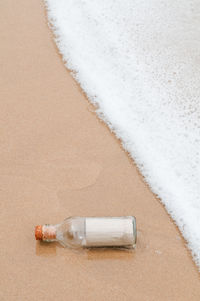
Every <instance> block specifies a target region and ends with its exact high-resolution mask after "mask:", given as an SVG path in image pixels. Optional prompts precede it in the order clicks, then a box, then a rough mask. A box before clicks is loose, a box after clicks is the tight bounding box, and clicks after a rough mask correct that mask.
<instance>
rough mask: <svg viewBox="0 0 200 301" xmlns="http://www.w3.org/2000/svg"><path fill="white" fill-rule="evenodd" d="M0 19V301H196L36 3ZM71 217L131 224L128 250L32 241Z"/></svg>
mask: <svg viewBox="0 0 200 301" xmlns="http://www.w3.org/2000/svg"><path fill="white" fill-rule="evenodd" d="M0 15H1V18H0V20H1V21H0V22H1V47H0V66H1V71H0V72H1V91H0V97H1V101H0V131H1V135H0V200H1V210H0V217H1V218H0V223H1V233H0V235H1V248H0V269H1V285H0V300H2V301H3V300H7V301H8V300H15V301H16V300H20V301H23V300H28V301H33V300H37V301H38V300H42V301H51V300H57V301H61V300H65V301H66V300H72V301H78V300H87V301H89V300H100V301H102V300H110V301H112V300H115V301H117V300H137V301H143V300H144V301H147V300H148V301H152V300H170V301H173V300H176V301H178V300H181V301H184V300H199V296H200V285H199V280H200V279H199V273H198V270H197V267H196V266H195V264H194V263H193V261H192V257H191V255H190V252H189V251H188V250H187V248H186V246H185V244H186V243H185V241H184V240H183V239H182V237H181V235H180V233H179V231H178V229H177V227H176V226H175V225H174V224H173V222H172V220H171V219H170V217H169V216H168V214H167V212H166V211H165V209H164V207H163V206H162V205H161V203H160V202H159V200H158V199H157V198H156V197H155V196H154V195H153V193H152V192H151V191H150V189H149V188H148V187H147V185H146V184H145V182H144V180H143V178H142V176H141V175H140V174H139V172H138V170H137V168H136V166H135V165H134V163H133V162H132V160H130V159H129V157H128V155H127V153H125V152H124V151H123V149H122V147H121V145H120V142H119V141H118V140H117V139H116V138H115V136H114V135H113V134H111V132H110V131H109V130H108V128H107V127H106V126H105V124H104V123H103V122H101V121H100V120H99V119H98V118H97V117H96V115H95V113H94V108H93V106H92V105H90V104H89V103H88V101H87V99H86V97H85V96H84V95H83V93H82V92H81V90H80V88H79V86H78V85H77V84H76V82H75V81H74V79H73V78H72V76H71V75H70V73H69V72H68V71H67V70H66V68H65V67H64V64H63V62H62V59H61V56H60V55H59V53H58V51H57V48H56V46H55V44H54V42H53V37H52V33H51V31H50V30H49V28H48V26H47V18H46V14H45V10H44V5H43V3H42V1H39V0H30V1H25V0H21V1H12V0H2V1H1V2H0ZM72 30H73V29H72ZM94 72H95V70H94ZM73 215H77V216H95V215H98V216H119V215H135V216H136V218H137V226H138V242H137V248H136V249H135V250H134V251H132V252H124V251H119V250H87V251H86V250H85V251H82V252H81V251H80V252H79V251H74V250H70V249H64V248H62V247H61V246H59V245H57V244H49V245H48V244H44V243H39V242H36V241H35V238H34V226H35V225H37V224H43V223H58V222H61V221H62V220H63V219H64V218H66V217H68V216H73Z"/></svg>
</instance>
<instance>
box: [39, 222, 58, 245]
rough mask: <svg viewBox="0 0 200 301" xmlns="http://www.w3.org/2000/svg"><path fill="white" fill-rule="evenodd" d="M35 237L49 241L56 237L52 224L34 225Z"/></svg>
mask: <svg viewBox="0 0 200 301" xmlns="http://www.w3.org/2000/svg"><path fill="white" fill-rule="evenodd" d="M35 239H36V240H44V241H45V240H46V241H51V240H55V239H56V228H55V226H53V225H43V226H42V225H39V226H36V227H35Z"/></svg>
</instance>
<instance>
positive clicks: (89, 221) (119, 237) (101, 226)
mask: <svg viewBox="0 0 200 301" xmlns="http://www.w3.org/2000/svg"><path fill="white" fill-rule="evenodd" d="M85 231H86V233H85V236H86V246H87V247H90V246H91V247H92V246H96V247H102V246H129V245H130V246H132V245H133V244H134V242H135V235H134V231H133V220H132V217H130V218H126V219H124V218H109V217H108V218H106V217H104V218H94V217H93V218H90V217H89V218H86V220H85Z"/></svg>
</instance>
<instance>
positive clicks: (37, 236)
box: [35, 225, 43, 240]
mask: <svg viewBox="0 0 200 301" xmlns="http://www.w3.org/2000/svg"><path fill="white" fill-rule="evenodd" d="M35 239H36V240H42V239H43V235H42V226H41V225H40V226H36V227H35Z"/></svg>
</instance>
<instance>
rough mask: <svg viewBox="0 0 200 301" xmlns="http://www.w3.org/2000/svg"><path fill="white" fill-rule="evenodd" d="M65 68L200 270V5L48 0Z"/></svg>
mask: <svg viewBox="0 0 200 301" xmlns="http://www.w3.org/2000/svg"><path fill="white" fill-rule="evenodd" d="M46 4H47V9H48V16H49V21H50V23H51V24H52V26H53V30H54V33H55V36H56V42H57V45H58V48H59V50H60V52H61V53H62V55H63V60H64V62H65V63H66V65H67V67H68V68H69V69H71V70H73V72H74V76H75V78H76V80H77V81H78V82H79V83H80V85H81V87H82V89H83V90H84V91H85V92H86V94H87V96H88V98H89V100H90V101H91V102H93V103H94V104H96V105H98V109H97V113H98V115H99V116H100V117H101V118H102V119H103V120H104V121H105V122H106V123H107V124H108V125H109V127H110V129H111V130H112V131H114V132H115V134H116V136H117V137H118V138H120V139H121V141H122V143H123V146H124V148H125V149H126V150H127V151H128V152H129V153H130V155H131V156H132V158H133V159H134V160H135V162H136V163H137V165H138V167H139V169H140V171H141V172H142V174H143V175H144V177H145V179H146V181H147V182H148V184H149V185H150V187H151V189H152V190H153V192H154V193H155V194H157V195H158V196H159V197H160V199H161V201H162V202H163V204H164V205H165V207H166V209H167V210H168V212H169V213H170V215H171V216H172V218H173V219H174V220H175V222H176V224H177V225H178V227H179V229H180V230H181V232H182V234H183V236H184V237H185V239H186V240H187V242H188V247H189V248H190V249H191V251H192V254H193V256H194V259H195V261H196V263H197V265H200V160H199V156H200V104H199V103H200V82H199V81H200V3H199V1H197V0H193V1H191V0H187V1H186V0H183V1H179V0H168V1H162V0H151V1H146V0H127V1H124V0H101V1H97V0H59V1H58V0H46Z"/></svg>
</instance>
